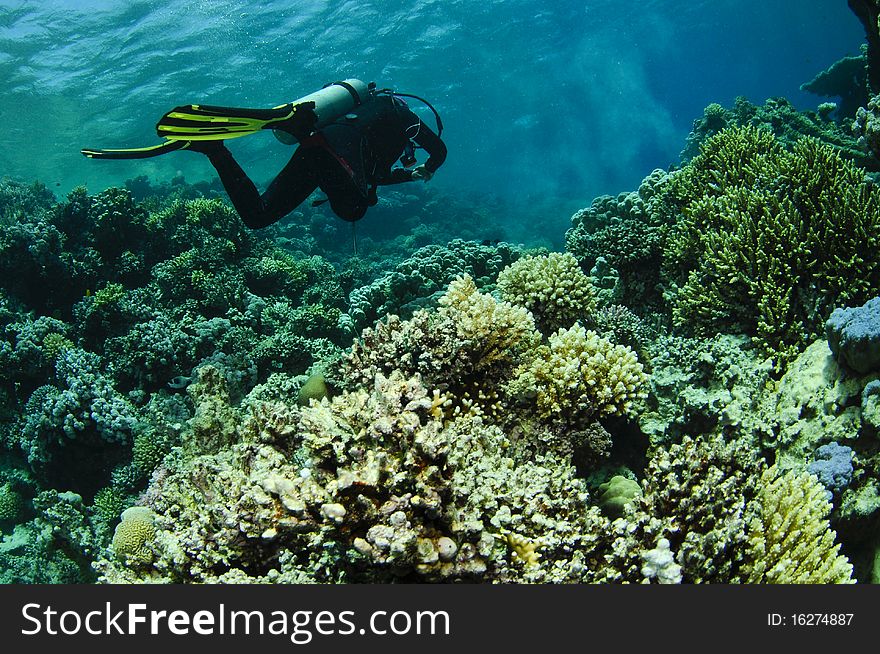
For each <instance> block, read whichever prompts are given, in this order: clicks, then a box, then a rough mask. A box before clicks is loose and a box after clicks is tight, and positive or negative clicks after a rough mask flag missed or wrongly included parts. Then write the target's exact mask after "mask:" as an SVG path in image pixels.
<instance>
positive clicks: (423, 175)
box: [410, 164, 434, 182]
mask: <svg viewBox="0 0 880 654" xmlns="http://www.w3.org/2000/svg"><path fill="white" fill-rule="evenodd" d="M410 175H412V176H411V177H410V179H411V180H412V181H414V182H415V181H416V180H421V181H423V182H427V181H428V180H430V179H431V178H432V177H433V176H434V173H432V172H431V171H430V170H428V169H427V168H425V164H422V165H421V166H416V167H415V168H413V169H412V172H411V173H410Z"/></svg>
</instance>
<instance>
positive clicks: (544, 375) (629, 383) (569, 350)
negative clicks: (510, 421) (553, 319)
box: [512, 325, 647, 427]
mask: <svg viewBox="0 0 880 654" xmlns="http://www.w3.org/2000/svg"><path fill="white" fill-rule="evenodd" d="M646 379H647V376H646V375H645V373H644V369H643V366H642V364H641V363H639V360H638V357H636V354H635V353H634V352H633V351H632V350H631V349H630V348H628V347H626V346H624V345H615V344H613V343H612V342H611V341H609V340H607V339H605V338H602V337H601V336H599V335H597V334H596V333H595V332H593V331H586V330H585V329H584V328H583V327H582V326H581V325H575V326H574V327H572V328H571V329H562V330H560V331H558V332H557V333H555V334H553V335H552V336H551V337H550V340H549V344H548V346H546V347H544V348H542V350H541V354H540V355H539V356H538V357H537V358H536V359H535V360H534V361H532V363H531V364H529V365H528V366H527V367H526V368H525V370H524V371H522V373H521V374H520V375H519V377H518V378H517V380H516V381H515V382H514V384H513V385H512V389H513V390H514V392H515V393H517V394H520V395H523V394H526V395H527V394H530V393H533V394H534V395H535V399H536V402H537V407H538V413H539V415H540V416H541V417H542V418H553V419H561V420H564V421H566V422H567V423H569V425H570V426H573V427H575V426H578V425H581V426H585V425H588V424H589V423H590V422H591V421H592V420H594V419H595V418H597V417H601V416H609V415H624V414H626V413H628V412H629V410H630V407H631V405H632V402H633V400H635V399H636V398H642V397H645V396H646V393H645V391H644V385H645V381H646Z"/></svg>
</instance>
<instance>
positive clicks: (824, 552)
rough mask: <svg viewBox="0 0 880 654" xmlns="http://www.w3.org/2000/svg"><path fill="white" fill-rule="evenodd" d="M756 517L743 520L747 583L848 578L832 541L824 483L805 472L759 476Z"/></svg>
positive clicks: (847, 569)
mask: <svg viewBox="0 0 880 654" xmlns="http://www.w3.org/2000/svg"><path fill="white" fill-rule="evenodd" d="M759 501H760V505H761V513H760V516H757V517H755V518H753V519H752V520H751V521H750V522H749V529H748V549H747V552H746V554H747V557H748V563H747V564H746V565H745V573H746V578H745V581H747V582H748V583H753V584H758V583H771V584H841V583H852V582H853V579H852V565H850V563H849V561H848V560H847V558H846V557H845V556H843V555H841V554H839V552H840V545H839V544H835V542H834V540H835V538H836V534H835V533H834V532H833V531H831V528H830V526H829V525H828V520H827V518H826V516H827V515H828V513H829V512H830V511H831V505H830V504H829V503H828V500H827V499H826V495H825V488H824V487H823V486H822V484H820V483H819V482H818V481H817V480H816V478H815V477H813V476H812V475H809V474H804V473H801V474H797V473H795V472H792V471H789V472H786V473H783V474H780V473H779V471H778V470H777V469H776V468H775V467H772V468H770V469H768V470H766V471H765V472H764V473H763V474H762V475H761V486H760V489H759Z"/></svg>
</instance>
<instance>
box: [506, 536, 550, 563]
mask: <svg viewBox="0 0 880 654" xmlns="http://www.w3.org/2000/svg"><path fill="white" fill-rule="evenodd" d="M501 535H502V536H504V538H505V539H506V540H507V544H508V545H510V549H512V550H513V555H514V556H515V557H516V558H517V559H519V560H520V561H522V562H523V563H524V564H525V566H526V567H527V568H531V567H534V566H536V565H538V562H539V561H540V560H541V554H540V553H539V552H538V543H536V542H535V541H533V540H530V539H528V538H526V537H525V536H521V535H520V534H515V533H513V532H510V531H506V530H502V532H501Z"/></svg>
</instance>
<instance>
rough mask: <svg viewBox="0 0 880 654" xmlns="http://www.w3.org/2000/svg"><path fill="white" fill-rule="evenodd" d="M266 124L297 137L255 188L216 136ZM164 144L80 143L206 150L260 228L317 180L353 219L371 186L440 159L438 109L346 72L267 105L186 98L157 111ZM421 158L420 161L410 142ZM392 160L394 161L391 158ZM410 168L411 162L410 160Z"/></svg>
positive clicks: (102, 155)
mask: <svg viewBox="0 0 880 654" xmlns="http://www.w3.org/2000/svg"><path fill="white" fill-rule="evenodd" d="M404 97H408V98H415V99H417V100H419V101H421V102H424V103H425V104H426V105H427V106H428V107H429V108H430V109H431V111H433V112H434V116H435V118H436V120H437V133H434V132H433V131H432V130H431V129H430V128H429V127H428V126H427V125H425V124H424V123H423V122H422V121H421V119H420V118H419V117H418V116H417V115H416V114H415V113H413V112H412V110H410V108H409V107H408V105H407V104H406V102H405V101H404V100H403V98H404ZM262 129H271V130H273V132H274V134H275V135H276V136H277V137H278V139H279V140H280V141H282V142H284V143H287V144H293V143H295V142H297V141H298V142H299V147H298V148H297V149H296V151H295V152H294V153H293V156H292V157H291V158H290V161H289V162H288V163H287V165H285V166H284V168H283V169H282V170H281V172H279V173H278V175H277V176H276V177H275V179H274V180H273V181H272V182H271V183H270V184H269V186H268V188H267V189H266V191H265V192H264V193H262V194H260V192H259V191H258V190H257V187H256V186H255V185H254V183H253V182H252V181H251V180H250V178H249V177H248V176H247V174H246V173H245V172H244V170H242V168H241V166H240V165H239V164H238V162H237V161H236V160H235V159H234V158H233V156H232V153H231V152H230V151H229V150H228V149H227V148H226V146H225V145H224V143H223V140H225V139H229V138H236V137H238V136H246V135H248V134H253V133H255V132H257V131H260V130H262ZM156 130H157V133H158V134H159V136H163V137H165V138H166V139H167V140H166V142H165V143H163V144H161V145H157V146H151V147H147V148H128V149H118V150H95V149H84V150H82V153H83V154H84V155H85V156H87V157H90V158H95V159H135V158H145V157H152V156H156V155H159V154H164V153H166V152H171V151H174V150H192V151H194V152H200V153H202V154H204V155H206V156H207V157H208V160H209V161H210V162H211V164H212V165H213V166H214V168H215V169H216V171H217V174H218V175H219V177H220V181H221V182H222V183H223V186H224V188H225V189H226V192H227V194H228V195H229V198H230V200H231V201H232V204H233V206H234V207H235V209H236V211H237V212H238V214H239V216H241V219H242V220H243V221H244V223H245V225H247V226H248V227H250V228H251V229H259V228H261V227H266V226H268V225H271V224H272V223H274V222H277V221H278V220H280V219H281V218H282V217H284V216H286V215H287V214H289V213H290V212H291V211H293V210H294V209H295V208H296V207H298V206H299V205H300V204H302V202H304V201H305V200H306V198H308V197H309V196H310V195H311V194H312V193H313V192H314V191H315V190H316V189H318V188H320V189H321V190H322V191H323V192H324V194H325V195H326V196H327V200H319V201H316V202H315V203H313V204H320V203H322V202H324V201H329V203H330V208H331V209H332V210H333V212H334V213H335V214H336V215H337V216H339V217H340V218H342V219H343V220H346V221H349V222H352V223H354V222H355V221H358V220H360V219H361V218H363V216H364V214H365V213H366V211H367V209H368V208H369V207H371V206H373V205H375V204H376V202H377V201H378V200H377V195H376V187H378V186H384V185H388V184H399V183H402V182H410V181H416V180H421V181H425V182H427V181H428V180H430V179H431V177H432V176H433V175H434V173H435V172H436V171H437V169H438V168H439V167H440V166H441V165H442V164H443V162H444V160H445V159H446V145H445V144H444V143H443V141H442V140H441V138H440V136H441V134H442V131H443V123H442V121H441V120H440V116H439V114H438V113H437V111H436V109H434V107H433V106H431V104H430V103H428V102H427V101H425V100H422V98H419V97H418V96H414V95H409V94H404V93H397V92H394V91H391V90H390V89H383V90H378V91H377V90H376V85H375V84H373V83H370V84H365V83H364V82H362V81H360V80H356V79H347V80H343V81H340V82H333V83H331V84H328V85H326V86H325V87H324V88H323V89H321V90H320V91H317V92H315V93H311V94H309V95H307V96H305V97H303V98H300V99H299V100H295V101H294V102H291V103H288V104H284V105H281V106H279V107H275V108H273V109H236V108H231V107H214V106H209V105H185V106H181V107H177V108H175V109H173V110H172V111H170V112H168V113H167V114H165V115H164V116H163V117H162V119H161V120H160V121H159V123H158V124H157V125H156ZM417 147H418V148H421V149H424V150H425V151H426V152H427V153H428V159H427V161H425V162H424V163H423V164H421V165H416V164H417V163H418V162H417V160H416V158H415V149H416V148H417ZM397 161H399V162H400V163H401V164H402V166H394V164H395V162H397ZM414 166H415V167H414Z"/></svg>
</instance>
